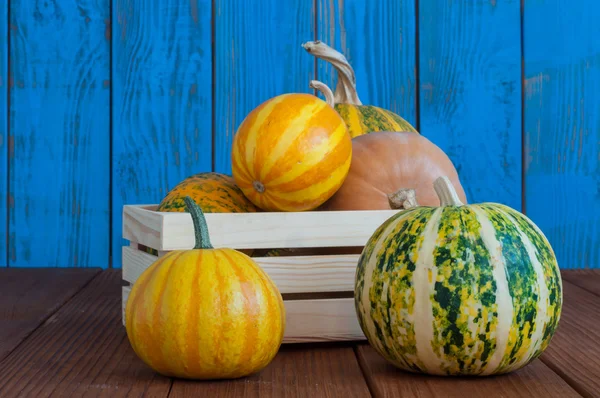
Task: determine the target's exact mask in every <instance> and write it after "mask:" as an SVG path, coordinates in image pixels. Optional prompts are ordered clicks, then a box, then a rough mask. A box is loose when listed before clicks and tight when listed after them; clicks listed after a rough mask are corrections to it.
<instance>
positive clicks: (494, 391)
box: [357, 344, 579, 398]
mask: <svg viewBox="0 0 600 398" xmlns="http://www.w3.org/2000/svg"><path fill="white" fill-rule="evenodd" d="M357 350H358V357H359V360H360V362H361V365H362V368H363V370H364V372H365V375H366V377H367V381H368V382H369V386H370V388H371V391H372V392H373V395H374V396H375V397H392V396H393V397H421V398H426V397H443V398H446V397H483V396H485V397H486V398H492V397H511V398H513V397H527V398H530V397H532V396H544V397H561V398H567V397H579V394H577V392H576V391H575V390H573V389H572V388H571V387H570V386H569V385H568V384H567V383H566V382H565V381H564V380H563V379H561V378H560V376H558V375H557V374H556V373H554V372H553V371H552V370H551V369H549V368H548V367H547V366H546V365H544V363H542V362H541V361H539V360H536V361H533V362H532V363H530V364H529V365H528V366H526V367H524V368H522V369H521V370H519V371H516V372H513V373H509V374H507V375H501V376H493V377H470V378H468V377H439V376H437V377H436V376H427V375H419V374H412V373H408V372H404V371H401V370H399V369H397V368H395V367H394V366H392V365H391V364H389V363H388V362H387V361H385V360H384V359H383V357H381V356H380V355H379V354H378V353H377V352H376V351H375V350H374V349H373V348H372V347H371V346H369V345H366V344H363V345H360V346H359V347H358V348H357Z"/></svg>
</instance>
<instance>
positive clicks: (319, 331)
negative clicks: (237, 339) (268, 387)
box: [123, 205, 396, 343]
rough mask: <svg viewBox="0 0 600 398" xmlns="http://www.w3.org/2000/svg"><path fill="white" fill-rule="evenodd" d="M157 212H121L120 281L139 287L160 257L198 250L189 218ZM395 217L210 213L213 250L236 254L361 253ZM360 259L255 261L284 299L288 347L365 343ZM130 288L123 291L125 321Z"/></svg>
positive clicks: (348, 213) (144, 209)
mask: <svg viewBox="0 0 600 398" xmlns="http://www.w3.org/2000/svg"><path fill="white" fill-rule="evenodd" d="M154 209H156V206H155V205H147V206H124V209H123V237H124V238H125V239H127V240H129V242H130V245H129V246H125V247H123V279H124V280H125V281H126V282H128V283H129V284H130V286H131V285H132V284H134V283H135V281H136V280H137V278H138V277H139V276H140V274H141V273H142V272H143V271H144V270H145V269H146V268H148V267H149V266H150V265H151V264H152V263H153V262H154V261H156V259H157V258H158V257H157V256H155V255H151V254H148V253H147V252H146V251H145V250H144V249H145V248H144V246H146V247H150V248H154V249H156V250H157V251H158V255H159V256H161V255H164V254H165V253H167V252H169V251H171V250H179V249H190V248H192V247H193V246H194V243H195V242H194V227H193V224H192V218H191V216H190V214H189V213H164V212H156V211H154ZM395 213H396V210H389V211H333V212H301V213H219V214H215V213H212V214H206V220H207V223H208V229H209V232H210V236H211V242H212V244H213V246H214V247H216V248H218V247H230V248H233V249H279V248H324V247H357V246H358V247H360V246H364V245H365V243H366V241H367V240H368V239H369V237H370V236H371V235H372V234H373V232H374V231H375V229H377V227H379V226H380V225H381V224H382V223H383V222H384V221H385V220H387V219H388V218H389V217H391V216H392V215H393V214H395ZM358 257H359V255H358V254H336V255H319V256H314V255H299V256H286V257H255V258H254V260H255V261H256V262H257V263H258V264H260V266H261V267H262V268H263V269H264V270H265V271H266V272H267V273H268V274H269V276H270V277H271V278H272V279H273V281H274V282H275V284H276V285H277V287H278V289H279V291H280V292H281V294H282V295H283V298H284V303H285V308H286V330H285V335H284V343H294V342H296V343H297V342H314V341H339V340H362V339H364V335H363V333H362V331H361V329H360V326H359V324H358V320H357V318H356V313H355V309H354V299H353V290H354V276H355V271H356V264H357V261H358ZM130 286H125V287H123V317H124V311H125V304H126V302H127V297H128V294H129V291H130V289H131V288H130ZM123 319H124V318H123Z"/></svg>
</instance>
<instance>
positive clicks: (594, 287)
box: [561, 269, 600, 296]
mask: <svg viewBox="0 0 600 398" xmlns="http://www.w3.org/2000/svg"><path fill="white" fill-rule="evenodd" d="M561 275H562V278H563V280H566V281H569V282H571V283H572V284H574V285H577V286H579V287H581V288H583V289H585V290H587V291H588V292H591V293H594V294H595V295H597V296H600V269H594V270H589V269H588V270H562V272H561Z"/></svg>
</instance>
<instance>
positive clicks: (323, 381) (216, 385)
mask: <svg viewBox="0 0 600 398" xmlns="http://www.w3.org/2000/svg"><path fill="white" fill-rule="evenodd" d="M194 396H195V397H211V398H212V397H215V398H217V397H236V398H238V397H239V398H251V397H260V398H267V397H273V398H288V397H311V398H313V397H315V398H317V397H328V398H337V397H345V398H351V397H357V398H358V397H360V398H363V397H369V396H370V394H369V390H368V388H367V384H366V383H365V379H364V377H363V375H362V373H361V370H360V367H359V366H358V362H357V360H356V356H355V355H354V352H353V351H352V348H350V347H348V346H343V345H337V346H327V345H319V346H296V347H290V346H286V347H283V348H281V350H280V351H279V353H278V354H277V356H276V357H275V358H274V359H273V361H272V362H271V363H270V364H269V365H268V366H267V367H266V368H265V369H263V370H262V371H261V372H259V373H257V374H255V375H253V376H249V377H246V378H243V379H239V380H231V381H229V380H226V381H219V382H201V383H196V382H188V381H180V380H176V381H174V383H173V388H172V390H171V394H170V395H169V397H171V398H173V397H194Z"/></svg>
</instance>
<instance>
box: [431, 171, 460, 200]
mask: <svg viewBox="0 0 600 398" xmlns="http://www.w3.org/2000/svg"><path fill="white" fill-rule="evenodd" d="M433 189H434V190H435V193H436V194H437V196H438V198H440V206H462V205H464V203H463V202H461V201H460V198H459V197H458V194H457V193H456V189H454V185H452V183H451V182H450V179H449V178H448V177H446V176H441V177H438V178H437V179H436V180H435V181H434V182H433Z"/></svg>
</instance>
